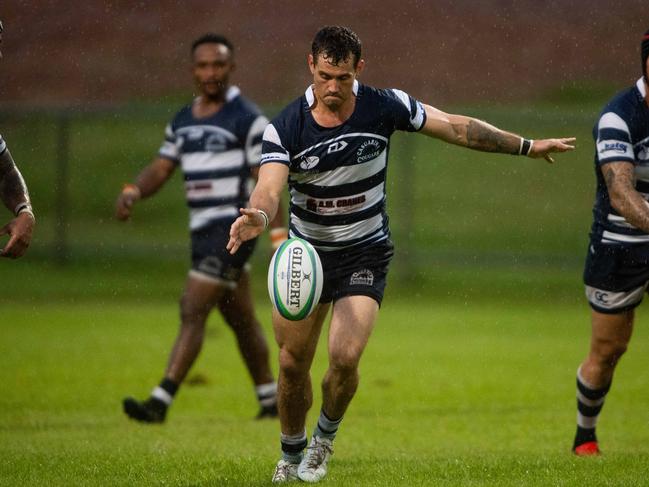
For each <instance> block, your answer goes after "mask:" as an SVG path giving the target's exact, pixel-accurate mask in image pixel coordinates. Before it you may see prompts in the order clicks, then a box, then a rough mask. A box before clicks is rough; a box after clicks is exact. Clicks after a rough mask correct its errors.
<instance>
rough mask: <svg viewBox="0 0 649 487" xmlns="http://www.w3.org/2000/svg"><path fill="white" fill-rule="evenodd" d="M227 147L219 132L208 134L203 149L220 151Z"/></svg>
mask: <svg viewBox="0 0 649 487" xmlns="http://www.w3.org/2000/svg"><path fill="white" fill-rule="evenodd" d="M226 148H227V140H226V139H225V137H224V136H223V135H221V134H210V135H209V137H208V138H207V140H206V141H205V150H206V151H208V152H221V151H224V150H225V149H226Z"/></svg>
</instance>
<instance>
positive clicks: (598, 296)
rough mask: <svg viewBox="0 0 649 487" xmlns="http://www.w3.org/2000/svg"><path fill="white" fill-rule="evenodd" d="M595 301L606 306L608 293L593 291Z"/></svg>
mask: <svg viewBox="0 0 649 487" xmlns="http://www.w3.org/2000/svg"><path fill="white" fill-rule="evenodd" d="M595 300H596V301H597V302H599V303H602V304H608V293H605V292H603V291H595Z"/></svg>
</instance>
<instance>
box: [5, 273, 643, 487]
mask: <svg viewBox="0 0 649 487" xmlns="http://www.w3.org/2000/svg"><path fill="white" fill-rule="evenodd" d="M3 266H4V268H3V271H4V270H10V272H8V273H6V274H4V275H6V276H8V277H9V278H10V279H12V280H13V279H14V278H16V277H17V275H18V272H16V271H15V269H16V267H15V266H14V265H13V264H12V266H11V267H7V266H6V265H4V264H3ZM87 268H88V266H87V265H86V264H83V263H82V264H79V265H78V267H75V266H71V267H67V268H63V269H58V271H55V270H56V269H55V267H52V266H51V265H50V264H40V266H39V265H37V264H34V265H31V266H28V267H26V268H25V269H23V272H22V275H23V278H24V281H26V282H28V283H29V282H32V283H34V280H35V279H37V277H38V276H40V281H39V282H38V288H39V289H41V290H42V291H43V294H42V295H39V294H36V295H35V296H33V297H29V294H28V293H27V292H26V291H25V289H21V288H20V287H17V288H16V289H13V290H8V297H7V296H5V297H4V298H3V300H2V301H1V302H0V309H2V335H1V340H0V354H1V356H2V357H3V359H2V363H3V367H2V368H1V369H0V383H1V384H3V388H2V389H3V393H2V394H1V395H0V436H1V438H2V440H1V441H0V483H1V484H2V485H265V484H268V483H269V477H270V474H271V472H272V469H273V465H274V462H275V461H276V460H277V457H278V451H279V445H278V443H279V442H278V425H277V423H276V422H274V421H264V422H256V421H254V420H252V417H253V415H254V414H255V412H256V404H255V400H254V397H253V393H252V389H251V385H250V382H249V380H248V378H247V376H246V372H245V370H244V368H243V366H242V364H241V362H240V360H239V358H238V357H237V354H236V352H235V346H234V342H233V339H232V337H231V335H230V333H229V332H228V331H226V329H225V327H224V325H223V324H222V323H221V322H220V320H219V319H218V318H217V317H213V318H212V319H211V321H210V325H209V333H208V339H207V342H206V345H205V348H204V350H203V353H202V355H201V357H200V359H199V362H198V363H197V365H196V367H195V368H194V370H193V374H195V375H196V374H198V375H201V376H203V378H204V379H205V383H204V384H202V385H196V386H186V387H184V388H183V389H182V390H181V392H180V394H179V396H178V398H177V401H176V403H175V404H174V407H173V409H172V410H171V412H170V416H169V421H168V423H167V424H165V425H164V426H142V425H139V424H134V423H132V422H129V421H128V420H127V419H126V418H125V417H124V416H123V415H122V413H121V409H120V400H121V398H122V397H123V396H125V395H130V394H134V395H137V396H144V395H146V394H147V393H148V392H149V390H150V388H151V387H152V385H153V384H154V382H155V381H157V380H158V379H159V376H160V374H161V372H162V369H163V366H164V363H165V360H166V356H167V352H168V348H169V346H170V343H171V341H172V339H173V336H174V334H175V331H176V313H177V310H176V306H175V302H174V300H173V299H175V296H174V297H173V299H172V296H173V294H174V292H175V291H174V289H173V288H177V287H179V286H180V285H181V280H182V279H181V278H182V275H181V274H180V273H177V272H176V271H177V269H175V268H165V267H162V268H160V269H152V270H150V271H149V272H143V271H141V270H136V269H134V268H133V267H129V266H124V267H123V268H122V267H120V266H116V267H115V268H110V267H105V268H104V267H102V272H103V274H104V276H103V279H102V280H100V281H102V282H103V284H102V285H97V284H96V283H95V284H93V283H92V282H89V281H88V280H87V276H86V273H84V269H87ZM523 270H527V271H528V272H520V271H523ZM518 271H519V272H512V273H511V274H508V273H507V272H506V271H504V270H503V269H496V270H490V269H488V268H484V269H482V272H479V273H477V274H476V273H475V272H474V273H473V274H472V276H473V277H472V279H471V282H472V286H473V287H472V286H467V282H466V281H465V280H464V279H468V275H469V274H470V273H469V272H468V271H463V270H462V269H461V268H457V269H451V268H440V276H439V279H438V281H437V284H438V285H439V286H440V287H443V288H444V290H443V291H442V290H438V291H437V292H435V291H432V290H431V292H430V293H425V292H424V293H423V294H422V293H419V294H416V293H414V292H408V291H405V290H404V289H395V290H394V292H392V293H390V290H389V291H388V297H387V299H386V301H385V304H384V307H383V309H382V311H381V313H380V318H379V322H378V325H377V328H376V331H375V334H374V336H373V337H372V340H371V342H370V345H369V347H368V349H367V351H366V354H365V356H364V358H363V362H362V370H361V375H362V382H361V387H360V389H359V392H358V395H357V397H356V398H355V400H354V402H353V403H352V406H351V408H350V410H349V412H348V414H347V416H346V418H345V421H344V423H343V426H342V427H341V432H340V435H339V438H338V440H337V444H336V453H335V455H334V458H333V461H332V464H331V469H330V475H329V477H328V479H327V481H326V483H325V484H326V485H367V486H375V485H385V486H392V485H404V486H407V485H449V486H451V485H493V486H496V485H498V486H499V485H645V482H646V470H647V467H648V465H649V442H648V441H647V440H648V433H647V419H648V418H647V413H646V407H645V405H646V404H647V401H648V400H649V393H648V392H647V391H648V390H649V387H648V386H649V379H648V378H647V374H646V370H647V368H648V367H649V356H648V355H647V354H646V350H647V344H648V342H649V336H648V331H647V328H646V327H645V326H642V322H643V321H646V320H644V319H643V317H644V316H643V312H642V309H641V310H640V313H639V322H640V326H638V329H637V332H636V335H635V337H634V340H633V344H632V346H631V350H630V352H629V354H628V356H627V357H625V359H624V361H623V363H622V366H621V367H620V369H619V373H618V375H617V377H616V383H615V386H614V388H613V390H612V392H611V394H610V395H609V398H608V400H607V404H606V407H605V408H604V413H603V417H602V421H601V426H600V437H601V440H602V447H603V449H604V452H605V454H604V455H603V456H602V457H601V458H597V459H578V458H574V457H573V456H572V455H571V454H570V452H569V449H570V442H571V439H572V434H573V428H574V421H575V400H574V372H575V369H576V367H577V364H578V362H579V360H580V359H581V358H582V356H583V354H584V353H585V351H586V346H587V335H588V322H587V315H588V312H587V308H586V306H585V304H584V303H583V302H582V300H581V289H580V287H579V285H578V284H573V283H572V282H571V281H573V280H575V281H576V280H578V279H577V277H578V276H577V277H575V279H572V278H571V277H570V274H571V272H568V271H563V272H556V273H555V272H550V271H547V270H546V271H545V272H544V271H541V270H539V269H536V270H535V269H531V268H528V269H522V268H520V269H518ZM13 272H16V275H13ZM165 274H166V275H167V276H168V279H167V281H166V284H165V283H162V284H159V287H157V288H156V287H155V286H153V285H152V284H151V286H152V287H151V288H150V289H151V291H152V292H151V293H150V294H149V293H141V292H140V293H138V292H137V291H138V289H139V290H140V291H141V286H142V283H143V282H144V283H152V282H161V281H163V279H162V276H163V275H165ZM174 274H175V276H174ZM463 276H464V277H463ZM138 277H139V278H140V280H138ZM18 281H19V280H16V282H18ZM506 282H509V283H510V286H511V289H509V290H508V288H507V287H506V286H504V283H506ZM490 283H495V285H492V286H490V285H489V284H490ZM147 285H148V284H147ZM57 286H58V289H59V292H58V293H57V292H56V288H57ZM84 286H85V287H84ZM111 287H115V289H113V290H111V289H110V288H111ZM84 289H85V293H84V292H83V290H84ZM471 289H477V291H473V292H472V291H471ZM262 291H263V289H261V287H259V288H257V294H258V295H259V296H258V298H259V299H258V302H259V303H260V304H261V305H260V311H259V314H260V317H261V318H262V321H263V322H264V324H265V326H266V327H267V328H268V325H269V323H268V322H269V319H268V317H269V308H268V305H267V304H266V300H265V299H264V298H263V296H262ZM45 295H49V296H50V298H49V299H43V298H44V297H45ZM160 297H162V298H164V299H159V298H160ZM322 345H323V344H322V343H321V348H320V350H319V354H318V356H317V358H316V361H315V366H314V378H315V381H314V382H315V383H316V384H317V383H319V380H320V378H321V376H322V373H323V370H324V367H325V361H326V357H325V355H324V348H322ZM273 350H275V349H273ZM274 357H275V355H274ZM273 365H275V364H273ZM319 397H320V394H319V391H316V401H315V404H316V406H315V407H314V410H313V411H312V412H311V415H310V421H309V428H312V426H313V421H314V420H315V417H314V414H315V413H316V412H317V409H318V405H319Z"/></svg>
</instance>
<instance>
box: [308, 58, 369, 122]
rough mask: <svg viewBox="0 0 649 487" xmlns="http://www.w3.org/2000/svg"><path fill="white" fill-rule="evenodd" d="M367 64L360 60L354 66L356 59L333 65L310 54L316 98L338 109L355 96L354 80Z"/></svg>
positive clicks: (329, 106) (348, 59)
mask: <svg viewBox="0 0 649 487" xmlns="http://www.w3.org/2000/svg"><path fill="white" fill-rule="evenodd" d="M364 64H365V62H364V61H363V60H362V59H360V60H359V61H358V63H357V64H356V66H354V57H353V56H352V55H351V54H350V56H349V57H348V58H347V59H346V60H345V61H343V62H340V63H338V64H331V63H330V62H329V61H328V60H327V58H325V57H324V56H322V55H319V56H318V59H315V60H314V59H313V55H312V54H309V68H310V69H311V73H312V74H313V86H314V88H313V90H314V92H315V95H316V98H317V99H318V100H320V101H322V102H323V103H324V104H325V105H326V106H327V107H328V108H330V109H332V110H336V109H338V108H339V107H340V106H342V105H343V104H344V103H345V102H346V101H347V100H350V99H351V98H352V97H353V96H354V91H353V88H354V80H356V77H357V76H358V75H359V74H360V72H361V71H362V69H363V66H364Z"/></svg>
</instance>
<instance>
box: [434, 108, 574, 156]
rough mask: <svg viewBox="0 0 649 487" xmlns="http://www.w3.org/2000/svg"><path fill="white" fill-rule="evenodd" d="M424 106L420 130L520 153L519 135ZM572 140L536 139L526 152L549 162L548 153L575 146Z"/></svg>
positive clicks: (448, 139) (483, 148) (476, 146)
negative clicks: (424, 114) (422, 123)
mask: <svg viewBox="0 0 649 487" xmlns="http://www.w3.org/2000/svg"><path fill="white" fill-rule="evenodd" d="M424 108H425V110H426V123H425V124H424V127H423V128H422V129H421V132H422V133H423V134H426V135H428V136H430V137H435V138H438V139H441V140H443V141H445V142H449V143H451V144H455V145H461V146H463V147H468V148H469V149H474V150H479V151H483V152H498V153H501V154H512V155H517V154H519V153H520V150H521V139H522V138H521V136H520V135H516V134H513V133H511V132H506V131H504V130H501V129H499V128H497V127H494V126H493V125H491V124H488V123H487V122H483V121H482V120H478V119H476V118H471V117H466V116H464V115H452V114H449V113H444V112H442V111H441V110H438V109H437V108H434V107H431V106H430V105H424ZM574 141H575V139H574V138H572V137H571V138H562V139H541V140H535V141H534V142H533V144H532V146H531V149H530V151H529V153H528V156H529V157H533V158H535V159H536V158H539V157H543V158H545V159H546V160H547V161H548V162H554V161H553V159H552V158H551V157H550V154H551V153H552V152H566V151H569V150H572V149H574V145H572V143H573V142H574Z"/></svg>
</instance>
